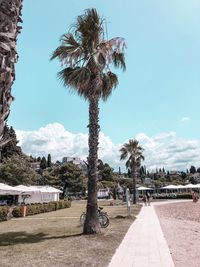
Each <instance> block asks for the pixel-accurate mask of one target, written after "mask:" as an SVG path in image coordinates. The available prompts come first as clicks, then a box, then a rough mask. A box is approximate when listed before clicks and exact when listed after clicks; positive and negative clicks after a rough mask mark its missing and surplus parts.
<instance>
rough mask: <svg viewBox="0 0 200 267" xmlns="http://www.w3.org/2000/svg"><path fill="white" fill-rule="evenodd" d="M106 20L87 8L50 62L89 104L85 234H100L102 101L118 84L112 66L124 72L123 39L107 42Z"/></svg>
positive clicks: (64, 81) (63, 37)
mask: <svg viewBox="0 0 200 267" xmlns="http://www.w3.org/2000/svg"><path fill="white" fill-rule="evenodd" d="M104 23H105V20H104V19H103V18H100V16H99V15H98V13H97V11H96V9H94V8H92V9H87V10H86V11H85V13H84V14H83V15H81V16H78V17H77V21H76V24H75V25H73V26H72V28H71V30H70V31H69V32H68V33H67V34H64V35H63V36H62V38H61V45H60V46H59V47H58V48H57V49H56V50H55V51H54V52H53V55H52V57H51V59H54V58H58V59H59V60H60V61H61V62H62V64H63V65H64V66H65V68H64V69H62V70H61V71H60V72H59V73H58V77H59V78H60V79H61V80H62V81H63V83H64V85H65V86H67V87H69V88H72V89H74V90H75V91H76V92H77V94H78V95H79V96H82V97H84V98H85V100H88V102H89V125H88V128H89V140H88V145H89V155H88V201H87V216H86V222H85V224H84V229H83V233H85V234H93V233H98V232H99V231H100V226H99V221H98V207H97V179H98V168H97V161H98V144H99V131H100V126H99V100H100V99H103V100H104V101H106V100H107V98H108V97H109V96H110V95H111V93H112V90H113V88H115V87H116V86H117V84H118V79H117V75H116V74H114V73H113V72H111V70H110V65H111V64H112V65H114V66H115V67H121V68H122V69H123V70H125V68H126V65H125V59H124V53H123V52H124V48H125V41H124V39H123V38H119V37H117V38H113V39H111V40H106V39H105V32H104Z"/></svg>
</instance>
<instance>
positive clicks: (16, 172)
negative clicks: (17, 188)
mask: <svg viewBox="0 0 200 267" xmlns="http://www.w3.org/2000/svg"><path fill="white" fill-rule="evenodd" d="M36 178H37V177H36V173H35V172H34V170H33V169H32V168H31V166H30V163H29V161H28V160H27V159H26V158H25V157H21V156H19V155H13V156H11V157H9V158H7V159H4V160H3V163H2V164H1V165H0V182H2V183H6V184H9V185H19V184H23V185H31V184H34V183H35V181H36Z"/></svg>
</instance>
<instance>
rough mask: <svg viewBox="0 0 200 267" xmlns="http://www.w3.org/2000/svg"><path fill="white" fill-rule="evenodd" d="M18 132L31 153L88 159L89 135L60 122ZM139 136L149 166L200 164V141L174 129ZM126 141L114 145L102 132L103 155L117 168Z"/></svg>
mask: <svg viewBox="0 0 200 267" xmlns="http://www.w3.org/2000/svg"><path fill="white" fill-rule="evenodd" d="M16 133H17V137H18V140H19V141H20V143H19V144H20V145H21V147H22V149H23V151H24V153H26V154H28V155H33V156H43V155H44V156H47V154H48V153H50V154H51V155H52V159H53V160H54V161H56V160H62V157H66V156H71V157H73V156H74V157H80V158H82V159H86V158H87V155H88V134H84V133H71V132H69V131H67V130H66V129H65V128H64V126H63V125H61V124H59V123H52V124H48V125H46V126H45V127H42V128H40V129H39V130H36V131H23V130H17V131H16ZM132 138H133V137H132ZM135 138H136V139H137V140H138V141H139V142H140V144H141V145H142V146H143V147H144V149H145V150H144V156H145V162H144V164H145V165H146V166H147V168H148V169H155V168H162V167H165V168H166V169H174V170H185V169H186V168H189V167H190V165H195V166H196V167H199V166H200V140H187V139H183V138H180V137H177V136H176V133H174V132H169V133H159V134H157V135H155V136H148V135H147V134H145V133H139V134H137V135H136V137H135ZM127 141H128V139H127V140H124V141H123V143H125V142H127ZM123 143H122V144H123ZM122 144H114V143H113V142H112V140H111V139H110V137H108V136H105V135H104V134H103V133H102V132H100V135H99V158H101V159H102V160H103V161H104V162H108V163H109V164H110V165H111V166H112V167H114V168H115V169H116V170H117V169H118V167H119V166H121V167H122V168H124V162H120V160H119V157H120V155H119V149H120V147H121V146H122Z"/></svg>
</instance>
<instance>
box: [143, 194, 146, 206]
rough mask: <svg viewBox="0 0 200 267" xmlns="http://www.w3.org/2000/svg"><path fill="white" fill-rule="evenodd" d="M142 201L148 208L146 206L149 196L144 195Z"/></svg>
mask: <svg viewBox="0 0 200 267" xmlns="http://www.w3.org/2000/svg"><path fill="white" fill-rule="evenodd" d="M142 200H143V204H144V206H146V205H147V196H146V194H145V195H143V198H142Z"/></svg>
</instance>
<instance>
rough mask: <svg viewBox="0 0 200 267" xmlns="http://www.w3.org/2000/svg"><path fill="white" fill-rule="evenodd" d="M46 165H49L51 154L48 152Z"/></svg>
mask: <svg viewBox="0 0 200 267" xmlns="http://www.w3.org/2000/svg"><path fill="white" fill-rule="evenodd" d="M47 167H51V155H50V154H48V156H47Z"/></svg>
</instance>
